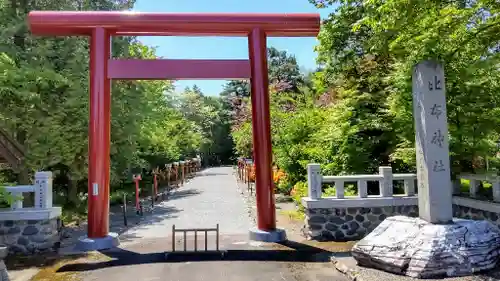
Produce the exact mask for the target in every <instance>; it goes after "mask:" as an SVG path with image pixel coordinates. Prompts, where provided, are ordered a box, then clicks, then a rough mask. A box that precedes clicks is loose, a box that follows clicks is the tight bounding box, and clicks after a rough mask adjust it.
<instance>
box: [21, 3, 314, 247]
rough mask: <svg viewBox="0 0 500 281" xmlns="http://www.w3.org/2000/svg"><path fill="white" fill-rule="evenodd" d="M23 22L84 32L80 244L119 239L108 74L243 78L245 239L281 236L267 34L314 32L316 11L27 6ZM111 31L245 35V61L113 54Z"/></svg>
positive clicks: (50, 30)
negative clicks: (249, 137)
mask: <svg viewBox="0 0 500 281" xmlns="http://www.w3.org/2000/svg"><path fill="white" fill-rule="evenodd" d="M28 22H29V27H30V29H31V32H32V33H33V34H34V35H56V36H57V35H62V36H82V35H86V36H89V37H90V68H89V69H90V114H89V202H88V208H89V210H88V239H83V240H81V247H83V248H84V249H88V250H98V249H106V248H109V247H112V246H115V245H117V243H118V240H117V239H116V237H117V236H116V234H111V233H108V231H109V177H110V158H109V153H110V111H111V104H110V103H111V101H110V97H111V96H110V80H111V79H203V78H207V79H250V81H251V88H252V93H251V96H252V120H253V124H252V126H253V127H252V130H253V141H254V156H255V157H254V158H255V163H256V196H257V214H258V219H257V225H258V229H257V231H253V232H251V237H253V238H255V239H261V240H266V241H267V240H269V241H271V240H277V239H281V238H282V237H281V236H276V235H274V234H273V232H276V231H275V228H276V222H275V206H274V204H275V203H274V196H273V189H272V186H273V182H272V167H271V164H272V163H271V161H272V157H271V133H270V117H269V90H268V87H269V85H268V84H269V81H268V73H267V53H266V39H267V37H270V36H282V37H294V36H311V37H314V36H316V35H317V34H318V32H319V28H320V17H319V14H248V13H246V14H241V13H240V14H232V13H226V14H221V13H218V14H203V13H198V14H193V13H187V14H168V13H137V12H126V11H125V12H109V11H99V12H69V11H33V12H30V13H29V15H28ZM118 35H129V36H132V35H140V36H147V35H153V36H242V37H247V38H248V40H249V45H248V48H249V54H250V58H249V60H164V59H161V60H138V59H112V58H110V52H111V50H110V36H118ZM137 69H141V71H137ZM228 69H229V70H231V71H228ZM252 233H256V234H255V235H253V234H252ZM252 235H253V236H252ZM273 235H274V236H273ZM280 237H281V238H280ZM283 237H284V236H283Z"/></svg>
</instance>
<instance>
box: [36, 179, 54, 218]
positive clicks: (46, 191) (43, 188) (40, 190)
mask: <svg viewBox="0 0 500 281" xmlns="http://www.w3.org/2000/svg"><path fill="white" fill-rule="evenodd" d="M35 208H37V209H47V208H52V172H36V173H35Z"/></svg>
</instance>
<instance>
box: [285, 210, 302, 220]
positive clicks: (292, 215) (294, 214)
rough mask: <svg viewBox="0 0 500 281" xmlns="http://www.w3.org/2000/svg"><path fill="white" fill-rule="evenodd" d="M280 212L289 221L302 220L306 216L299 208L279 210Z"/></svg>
mask: <svg viewBox="0 0 500 281" xmlns="http://www.w3.org/2000/svg"><path fill="white" fill-rule="evenodd" d="M280 213H281V214H282V215H284V216H286V217H287V218H288V219H289V220H291V221H304V219H305V217H306V216H305V214H304V213H303V212H301V211H299V210H286V211H280Z"/></svg>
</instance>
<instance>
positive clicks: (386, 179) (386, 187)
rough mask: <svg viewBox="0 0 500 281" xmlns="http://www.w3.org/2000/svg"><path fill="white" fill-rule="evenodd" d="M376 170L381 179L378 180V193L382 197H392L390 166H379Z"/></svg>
mask: <svg viewBox="0 0 500 281" xmlns="http://www.w3.org/2000/svg"><path fill="white" fill-rule="evenodd" d="M378 172H379V174H380V175H381V176H382V180H380V195H382V197H392V195H393V188H392V167H388V166H382V167H379V168H378Z"/></svg>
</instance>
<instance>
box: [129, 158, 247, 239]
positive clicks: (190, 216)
mask: <svg viewBox="0 0 500 281" xmlns="http://www.w3.org/2000/svg"><path fill="white" fill-rule="evenodd" d="M232 173H233V170H232V168H231V167H217V168H209V169H206V170H204V171H202V172H199V173H198V175H197V176H196V177H194V178H193V179H191V180H190V181H188V182H187V183H185V184H184V186H181V187H180V188H179V189H178V190H177V191H175V192H174V193H173V194H172V195H171V196H170V197H169V200H168V201H165V202H162V203H159V204H158V205H156V206H155V209H154V210H153V214H148V215H145V217H144V219H142V220H141V222H140V224H139V225H137V226H134V227H132V228H130V229H128V230H127V231H125V232H124V233H122V235H121V237H122V238H123V240H128V239H130V238H160V237H167V236H170V235H171V233H172V225H174V224H175V227H176V228H214V227H215V226H216V224H219V229H220V233H221V234H231V235H246V234H247V233H248V230H249V229H250V227H251V223H250V218H249V216H248V213H247V211H246V208H245V203H244V201H243V198H242V197H241V195H240V194H239V192H238V189H237V186H236V182H235V179H234V176H233V174H232Z"/></svg>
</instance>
